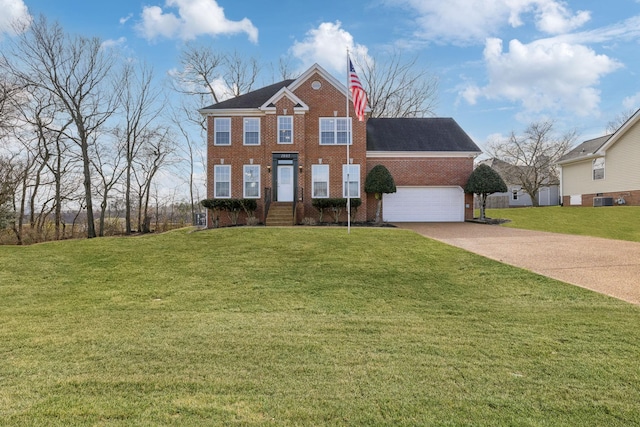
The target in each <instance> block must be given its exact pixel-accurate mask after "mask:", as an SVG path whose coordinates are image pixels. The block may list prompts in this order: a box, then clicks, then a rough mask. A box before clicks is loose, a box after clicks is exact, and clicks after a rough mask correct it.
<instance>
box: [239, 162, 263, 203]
mask: <svg viewBox="0 0 640 427" xmlns="http://www.w3.org/2000/svg"><path fill="white" fill-rule="evenodd" d="M243 188H244V198H245V199H258V198H260V165H244V170H243Z"/></svg>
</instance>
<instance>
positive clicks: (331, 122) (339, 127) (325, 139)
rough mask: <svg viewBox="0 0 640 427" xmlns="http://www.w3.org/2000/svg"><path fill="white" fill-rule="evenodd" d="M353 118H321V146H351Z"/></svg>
mask: <svg viewBox="0 0 640 427" xmlns="http://www.w3.org/2000/svg"><path fill="white" fill-rule="evenodd" d="M350 131H351V118H346V117H343V118H340V117H321V118H320V145H347V144H351V132H350Z"/></svg>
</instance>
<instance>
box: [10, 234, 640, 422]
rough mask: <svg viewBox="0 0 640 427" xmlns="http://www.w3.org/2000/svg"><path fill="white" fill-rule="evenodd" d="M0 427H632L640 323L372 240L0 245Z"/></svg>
mask: <svg viewBox="0 0 640 427" xmlns="http://www.w3.org/2000/svg"><path fill="white" fill-rule="evenodd" d="M0 342H1V343H2V345H1V346H0V361H1V362H0V384H1V387H0V425H7V426H9V425H11V426H16V425H28V426H32V425H42V426H45V425H46V426H55V425H60V426H68V425H99V426H103V425H104V426H107V425H108V426H132V425H140V426H148V425H179V426H185V425H202V426H211V425H274V426H275V425H277V426H282V425H285V426H286V425H305V426H306V425H407V426H415V425H446V426H457V425H474V426H483V425H485V426H496V425H513V426H516V425H517V426H523V425H529V426H537V425H540V426H542V425H544V426H554V425H564V426H576V425H580V426H585V425H593V426H595V425H603V426H604V425H606V426H628V425H638V424H640V409H639V408H640V371H639V370H638V350H639V343H640V309H639V308H638V307H636V306H632V305H630V304H627V303H624V302H621V301H618V300H615V299H612V298H608V297H606V296H602V295H599V294H595V293H592V292H589V291H587V290H584V289H581V288H578V287H574V286H570V285H566V284H563V283H560V282H557V281H554V280H551V279H547V278H544V277H541V276H537V275H535V274H532V273H529V272H526V271H524V270H520V269H517V268H513V267H510V266H506V265H502V264H500V263H497V262H494V261H491V260H488V259H486V258H483V257H480V256H476V255H473V254H471V253H468V252H465V251H463V250H460V249H457V248H454V247H450V246H446V245H444V244H441V243H438V242H435V241H431V240H428V239H425V238H422V237H420V236H418V235H417V234H415V233H412V232H409V231H406V230H399V229H390V228H380V229H378V228H354V229H352V231H351V234H350V235H347V233H346V229H344V228H332V227H314V228H304V227H296V228H246V227H242V228H228V229H219V230H210V231H204V232H197V233H188V232H186V231H184V230H181V231H176V232H172V233H167V234H164V235H155V236H146V237H142V238H104V239H92V240H81V241H66V242H55V243H47V244H40V245H34V246H30V247H0Z"/></svg>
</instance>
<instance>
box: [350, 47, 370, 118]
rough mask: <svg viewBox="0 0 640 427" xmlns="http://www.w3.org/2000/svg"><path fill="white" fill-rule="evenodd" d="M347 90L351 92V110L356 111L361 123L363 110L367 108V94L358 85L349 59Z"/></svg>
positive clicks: (358, 82)
mask: <svg viewBox="0 0 640 427" xmlns="http://www.w3.org/2000/svg"><path fill="white" fill-rule="evenodd" d="M349 89H350V90H351V97H352V98H353V108H354V109H355V111H356V116H358V120H360V121H361V122H362V121H364V109H365V108H367V93H366V92H365V91H364V89H363V88H362V85H361V84H360V79H359V78H358V75H357V74H356V70H355V68H353V63H352V62H351V58H349Z"/></svg>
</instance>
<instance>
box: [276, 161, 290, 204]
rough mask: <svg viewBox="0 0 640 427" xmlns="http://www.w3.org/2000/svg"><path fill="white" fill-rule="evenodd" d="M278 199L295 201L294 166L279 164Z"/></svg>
mask: <svg viewBox="0 0 640 427" xmlns="http://www.w3.org/2000/svg"><path fill="white" fill-rule="evenodd" d="M278 201H279V202H293V166H278Z"/></svg>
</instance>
